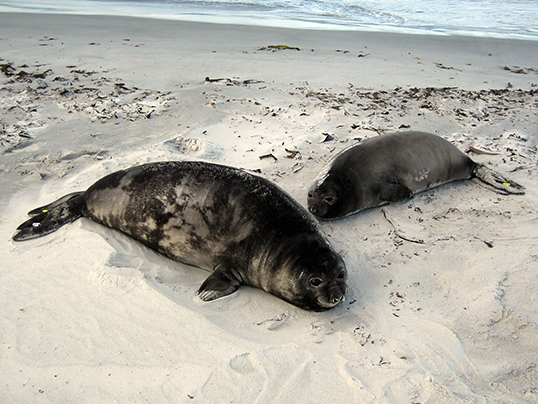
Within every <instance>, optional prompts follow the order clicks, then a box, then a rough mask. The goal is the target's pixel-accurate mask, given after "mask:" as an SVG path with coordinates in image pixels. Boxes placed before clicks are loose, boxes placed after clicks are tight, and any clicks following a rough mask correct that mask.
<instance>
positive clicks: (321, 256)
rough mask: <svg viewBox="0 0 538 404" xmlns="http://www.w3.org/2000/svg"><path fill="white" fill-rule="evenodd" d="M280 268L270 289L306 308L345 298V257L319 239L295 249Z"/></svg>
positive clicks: (318, 308)
mask: <svg viewBox="0 0 538 404" xmlns="http://www.w3.org/2000/svg"><path fill="white" fill-rule="evenodd" d="M294 250H295V252H296V253H297V254H290V255H289V257H290V258H288V259H287V260H286V262H284V263H283V265H282V266H281V268H280V270H279V276H278V277H275V278H278V279H279V282H277V284H274V285H273V286H276V288H275V289H274V290H273V291H272V292H271V293H273V294H275V295H277V296H279V297H281V298H282V299H284V300H286V301H287V302H289V303H291V304H293V305H295V306H298V307H300V308H302V309H305V310H312V311H324V310H328V309H331V308H333V307H334V306H336V305H338V304H339V303H341V302H343V301H344V300H345V295H346V292H347V285H346V279H347V271H346V266H345V264H344V261H343V260H342V258H341V257H340V255H338V254H337V253H336V252H335V251H334V250H333V249H332V248H331V247H330V246H329V245H328V244H326V243H323V242H320V241H319V240H318V241H316V242H310V243H308V246H305V245H302V246H301V248H299V249H294Z"/></svg>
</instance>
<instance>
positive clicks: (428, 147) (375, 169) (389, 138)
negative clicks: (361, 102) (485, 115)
mask: <svg viewBox="0 0 538 404" xmlns="http://www.w3.org/2000/svg"><path fill="white" fill-rule="evenodd" d="M471 178H478V179H480V180H482V181H483V182H485V183H486V184H489V185H491V186H492V187H494V188H495V189H496V190H497V192H499V193H503V194H524V191H523V189H524V187H523V186H521V185H519V184H517V183H515V182H514V181H511V180H508V179H506V178H505V177H503V176H502V175H500V174H498V173H496V172H494V171H492V170H490V169H489V168H487V167H486V166H484V165H482V164H478V163H476V162H474V161H473V160H471V159H470V158H469V157H468V156H467V155H465V154H464V153H463V152H461V151H460V150H459V149H458V148H456V147H455V146H454V145H453V144H451V143H450V142H448V141H447V140H445V139H443V138H441V137H439V136H436V135H433V134H430V133H424V132H402V133H393V134H389V135H382V136H378V137H375V138H372V139H368V140H366V141H364V142H362V143H360V144H358V145H355V146H352V147H349V148H347V149H345V150H344V151H342V152H341V153H339V154H338V155H337V156H336V157H335V158H334V160H333V161H332V162H331V163H330V164H329V166H328V167H327V168H326V169H325V170H324V171H322V172H321V173H320V174H319V175H318V177H317V178H316V180H315V181H314V184H313V185H312V186H311V187H310V190H309V191H308V209H309V210H310V212H312V214H314V215H315V216H316V217H318V218H320V219H335V218H339V217H343V216H347V215H349V214H352V213H355V212H358V211H361V210H364V209H367V208H371V207H374V206H380V205H384V204H386V203H390V202H399V201H403V200H405V199H408V198H410V197H411V196H412V195H414V194H415V193H417V192H420V191H424V190H426V189H429V188H433V187H435V186H437V185H441V184H445V183H447V182H450V181H456V180H465V179H471Z"/></svg>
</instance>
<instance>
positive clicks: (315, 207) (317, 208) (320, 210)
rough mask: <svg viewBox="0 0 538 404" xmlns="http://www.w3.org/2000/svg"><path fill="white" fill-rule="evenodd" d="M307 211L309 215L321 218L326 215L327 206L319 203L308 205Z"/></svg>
mask: <svg viewBox="0 0 538 404" xmlns="http://www.w3.org/2000/svg"><path fill="white" fill-rule="evenodd" d="M308 210H310V213H312V214H313V215H314V216H317V217H323V216H325V215H326V214H327V206H325V205H323V204H321V203H311V204H309V206H308Z"/></svg>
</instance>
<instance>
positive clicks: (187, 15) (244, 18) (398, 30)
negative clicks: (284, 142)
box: [0, 3, 538, 41]
mask: <svg viewBox="0 0 538 404" xmlns="http://www.w3.org/2000/svg"><path fill="white" fill-rule="evenodd" d="M103 4H104V3H103ZM95 5H96V4H95V3H88V4H87V5H86V9H84V6H82V5H80V4H77V6H78V7H82V8H81V9H78V10H53V11H49V10H47V9H45V8H44V9H42V10H27V11H24V10H20V9H17V8H12V9H10V8H9V6H4V7H3V8H4V9H2V7H0V12H2V13H30V14H56V15H73V16H76V15H78V16H90V17H92V16H93V17H107V16H109V17H117V18H123V17H128V18H143V19H148V18H149V19H157V20H168V21H183V22H192V23H207V24H219V25H242V26H252V27H266V28H276V29H300V30H321V31H356V32H372V33H392V34H407V35H432V36H469V37H476V38H491V39H503V38H504V39H516V40H530V41H537V40H538V36H537V35H536V34H535V33H533V32H532V30H531V33H521V32H519V33H517V32H492V31H490V32H483V31H480V30H479V29H478V28H477V27H474V29H473V27H470V28H469V27H460V28H459V29H456V28H450V27H445V28H442V27H438V28H436V29H432V28H426V27H419V26H407V27H406V26H399V25H393V24H391V23H385V24H381V23H377V24H373V23H367V22H363V23H358V22H351V21H347V20H345V19H344V20H343V21H340V22H339V21H338V20H337V19H323V17H320V16H317V18H316V17H315V16H313V15H307V16H303V17H302V18H299V17H298V16H295V17H293V14H290V15H271V17H267V16H266V15H260V14H256V13H254V14H250V15H249V14H248V13H246V14H240V15H238V14H237V13H231V12H230V13H227V12H221V13H219V12H209V11H207V10H203V9H202V10H199V11H198V12H197V11H196V10H195V9H194V10H191V11H190V12H189V11H186V10H184V11H183V12H181V13H180V12H178V11H177V10H175V9H174V10H172V9H166V6H165V5H164V4H159V3H156V4H154V6H155V5H157V6H158V7H164V8H163V9H162V10H160V11H161V12H154V13H148V12H147V11H148V10H147V9H146V8H145V7H144V6H140V7H139V5H138V4H136V3H130V4H128V5H123V4H122V3H111V4H109V9H107V10H106V11H102V10H101V11H98V12H96V11H93V10H90V9H89V8H90V6H95ZM133 7H135V10H133ZM137 7H139V8H137Z"/></svg>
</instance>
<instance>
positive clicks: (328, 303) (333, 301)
mask: <svg viewBox="0 0 538 404" xmlns="http://www.w3.org/2000/svg"><path fill="white" fill-rule="evenodd" d="M344 300H346V296H345V295H341V296H332V297H330V298H328V299H327V298H325V296H323V297H321V296H320V297H318V304H319V305H320V306H321V307H324V308H327V309H330V308H331V307H334V306H336V305H338V304H340V303H342V302H343V301H344Z"/></svg>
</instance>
